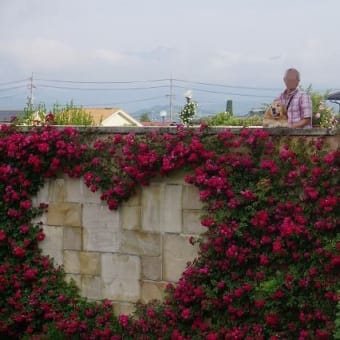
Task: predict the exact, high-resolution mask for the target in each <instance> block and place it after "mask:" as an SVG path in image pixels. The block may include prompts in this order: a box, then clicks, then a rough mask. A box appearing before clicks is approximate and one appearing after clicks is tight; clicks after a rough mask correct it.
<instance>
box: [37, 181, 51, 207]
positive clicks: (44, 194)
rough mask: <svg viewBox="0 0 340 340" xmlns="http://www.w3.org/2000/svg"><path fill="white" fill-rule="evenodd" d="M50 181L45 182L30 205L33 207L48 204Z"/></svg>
mask: <svg viewBox="0 0 340 340" xmlns="http://www.w3.org/2000/svg"><path fill="white" fill-rule="evenodd" d="M50 182H51V181H50V180H48V179H47V180H45V184H44V186H43V187H42V188H40V190H39V191H38V193H37V195H36V196H34V197H32V204H33V205H34V206H39V204H40V203H48V202H49V195H48V192H49V186H50Z"/></svg>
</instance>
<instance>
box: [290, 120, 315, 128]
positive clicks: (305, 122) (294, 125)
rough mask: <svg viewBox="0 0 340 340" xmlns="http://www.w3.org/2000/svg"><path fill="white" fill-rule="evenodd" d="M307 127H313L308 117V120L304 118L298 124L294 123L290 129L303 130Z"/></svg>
mask: <svg viewBox="0 0 340 340" xmlns="http://www.w3.org/2000/svg"><path fill="white" fill-rule="evenodd" d="M306 125H311V119H310V117H308V118H303V119H301V120H299V121H298V122H295V123H292V124H291V125H290V127H292V128H297V129H298V128H303V127H305V126H306Z"/></svg>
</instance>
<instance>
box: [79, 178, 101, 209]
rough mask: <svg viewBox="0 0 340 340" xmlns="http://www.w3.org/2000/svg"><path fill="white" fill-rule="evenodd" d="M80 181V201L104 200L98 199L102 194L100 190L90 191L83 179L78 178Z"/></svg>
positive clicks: (99, 202)
mask: <svg viewBox="0 0 340 340" xmlns="http://www.w3.org/2000/svg"><path fill="white" fill-rule="evenodd" d="M80 181H81V188H82V189H81V197H80V199H81V201H82V202H83V203H96V204H101V203H103V204H104V202H103V201H102V200H101V199H100V196H101V195H102V192H101V191H100V190H98V191H96V192H92V191H91V190H90V189H89V188H88V187H87V186H86V184H85V183H84V181H83V179H80Z"/></svg>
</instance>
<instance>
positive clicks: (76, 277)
mask: <svg viewBox="0 0 340 340" xmlns="http://www.w3.org/2000/svg"><path fill="white" fill-rule="evenodd" d="M65 279H66V281H67V282H71V281H74V283H75V284H76V285H77V287H78V288H79V289H81V275H80V274H66V275H65Z"/></svg>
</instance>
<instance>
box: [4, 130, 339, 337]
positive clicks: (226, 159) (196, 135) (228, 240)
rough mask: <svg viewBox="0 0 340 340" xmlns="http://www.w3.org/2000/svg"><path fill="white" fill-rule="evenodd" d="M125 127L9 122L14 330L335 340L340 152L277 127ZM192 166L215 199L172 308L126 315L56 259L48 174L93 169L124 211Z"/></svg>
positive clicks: (9, 322)
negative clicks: (48, 249)
mask: <svg viewBox="0 0 340 340" xmlns="http://www.w3.org/2000/svg"><path fill="white" fill-rule="evenodd" d="M205 132H206V130H205V128H204V127H202V128H201V130H200V131H194V130H191V129H186V128H182V127H179V128H178V130H177V133H176V134H169V133H150V134H146V135H135V134H133V133H130V134H127V135H125V136H124V135H120V134H116V135H113V136H111V137H109V138H107V139H101V140H97V141H95V142H94V143H93V144H92V145H88V144H86V143H85V141H84V140H83V136H82V135H80V134H78V133H77V132H76V130H74V129H72V128H65V129H63V130H58V129H56V128H53V127H51V126H44V127H35V128H32V129H31V130H29V131H28V132H21V131H20V130H18V129H17V128H16V127H14V126H2V127H1V135H0V137H1V139H0V150H1V153H0V155H1V156H0V157H1V163H0V180H1V181H0V189H1V195H2V200H1V203H0V209H1V210H0V219H1V223H0V258H1V262H0V310H1V313H0V336H1V337H7V338H22V337H26V338H38V339H39V338H41V339H45V338H50V339H58V338H59V339H63V338H66V339H69V338H81V339H129V338H131V339H133V338H135V339H209V340H213V339H330V338H332V334H333V332H334V330H335V329H334V328H335V318H336V305H337V302H338V300H339V296H338V293H337V291H339V289H340V284H339V282H340V281H339V279H340V277H339V272H340V271H339V269H340V237H339V225H340V217H339V211H340V181H339V178H340V173H339V167H340V151H339V149H337V150H329V149H328V148H327V146H326V145H324V144H323V140H322V139H318V138H316V139H315V140H314V141H310V142H308V143H307V142H306V140H305V139H304V137H301V138H299V139H289V138H288V137H287V139H286V141H284V142H283V143H282V139H280V143H279V140H276V139H275V137H270V136H269V135H268V133H267V132H265V131H263V130H250V129H244V130H241V131H240V133H239V134H234V133H232V132H231V131H230V130H224V131H222V132H220V133H219V134H218V135H210V134H206V133H205ZM178 169H187V170H190V171H191V172H192V173H193V175H190V176H187V178H186V181H187V182H188V183H191V184H192V185H195V186H197V187H198V188H199V192H200V199H201V200H202V201H203V202H204V205H205V209H204V216H202V225H203V226H205V227H206V228H207V232H206V233H205V234H204V235H203V237H202V238H200V239H193V238H192V239H191V242H192V243H195V242H198V243H199V245H200V252H199V256H198V258H197V259H196V260H195V261H194V262H193V263H191V264H190V265H188V267H187V269H186V270H185V271H184V272H183V274H182V276H181V278H180V280H179V282H178V284H177V285H169V286H168V287H167V296H166V299H165V301H164V302H158V303H157V302H155V303H152V304H147V305H142V304H141V305H139V306H138V308H137V312H136V315H135V316H133V317H130V316H126V315H121V316H119V317H118V318H116V317H115V316H114V315H113V313H112V306H111V304H110V302H108V301H103V302H102V303H98V304H95V303H91V302H88V301H86V299H83V298H81V297H80V296H79V295H78V292H77V289H76V288H75V287H74V286H73V285H72V284H67V283H66V282H65V280H64V279H65V276H64V273H63V270H62V268H56V267H55V266H54V265H53V261H52V260H51V259H49V258H47V257H44V256H42V254H41V252H40V250H39V248H38V242H39V241H41V240H42V239H43V238H44V233H43V229H42V227H41V225H40V224H33V223H32V222H31V220H32V218H34V217H37V216H39V213H41V212H42V211H44V210H45V209H47V208H48V207H47V206H46V205H45V204H44V203H43V202H42V203H41V204H40V206H39V207H33V206H32V201H31V197H33V196H35V195H36V194H37V192H38V191H39V189H40V188H41V187H42V185H43V183H44V180H45V179H46V178H53V177H55V176H56V175H57V174H58V173H59V172H61V171H62V172H64V173H66V174H68V175H69V176H71V177H83V178H84V181H85V183H86V185H87V186H88V187H89V188H90V190H92V191H93V192H95V191H97V190H100V191H101V193H102V196H101V199H102V200H103V201H106V202H107V204H108V207H109V208H110V209H116V208H117V207H118V206H119V204H120V203H121V202H122V201H123V200H125V199H127V198H128V197H130V196H131V195H133V193H134V190H135V189H136V187H137V186H139V185H148V183H149V181H150V179H151V178H152V177H154V176H156V175H161V176H167V175H168V174H170V173H171V172H173V171H175V170H178Z"/></svg>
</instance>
